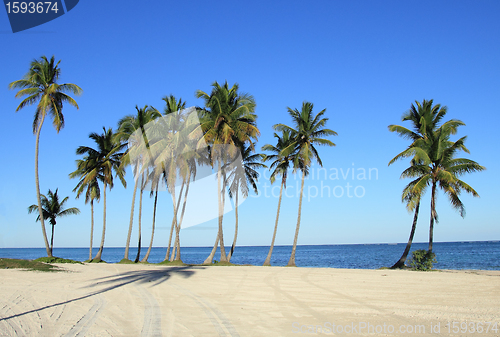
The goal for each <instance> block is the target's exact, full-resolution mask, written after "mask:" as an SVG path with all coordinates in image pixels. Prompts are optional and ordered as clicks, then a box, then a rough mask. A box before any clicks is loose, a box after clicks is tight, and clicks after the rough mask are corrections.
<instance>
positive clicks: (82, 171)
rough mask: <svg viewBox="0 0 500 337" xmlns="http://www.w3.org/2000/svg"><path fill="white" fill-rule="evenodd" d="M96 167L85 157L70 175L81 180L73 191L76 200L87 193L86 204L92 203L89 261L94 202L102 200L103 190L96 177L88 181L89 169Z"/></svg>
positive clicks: (90, 258)
mask: <svg viewBox="0 0 500 337" xmlns="http://www.w3.org/2000/svg"><path fill="white" fill-rule="evenodd" d="M92 165H94V162H93V160H92V158H89V157H88V156H85V157H84V159H77V160H76V166H77V169H76V171H74V172H72V173H70V174H69V177H70V178H80V180H79V181H78V184H77V185H76V187H75V188H74V189H73V192H76V198H77V199H78V198H79V197H80V195H81V194H82V193H83V192H84V191H85V203H86V204H87V203H89V202H90V246H89V261H91V260H92V247H93V246H94V200H97V201H99V200H100V199H101V190H100V188H99V182H98V180H97V178H96V177H94V179H92V180H86V178H87V174H88V173H89V170H88V169H87V168H88V167H91V166H92Z"/></svg>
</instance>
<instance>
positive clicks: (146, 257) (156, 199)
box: [141, 187, 158, 262]
mask: <svg viewBox="0 0 500 337" xmlns="http://www.w3.org/2000/svg"><path fill="white" fill-rule="evenodd" d="M157 201H158V187H156V192H155V203H154V208H153V228H152V230H151V241H149V248H148V251H147V252H146V255H145V256H144V258H143V259H142V260H141V262H148V258H149V254H150V253H151V248H152V247H153V238H154V236H155V221H156V202H157Z"/></svg>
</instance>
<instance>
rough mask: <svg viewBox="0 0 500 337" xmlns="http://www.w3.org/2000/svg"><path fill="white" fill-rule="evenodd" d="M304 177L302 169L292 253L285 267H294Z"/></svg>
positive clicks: (304, 173)
mask: <svg viewBox="0 0 500 337" xmlns="http://www.w3.org/2000/svg"><path fill="white" fill-rule="evenodd" d="M305 177H306V172H305V171H302V183H301V184H300V198H299V214H298V216H297V228H296V229H295V237H294V238H293V247H292V255H290V260H288V264H287V267H295V251H296V249H297V239H298V237H299V228H300V216H301V215H302V214H301V213H302V196H303V194H304V179H305Z"/></svg>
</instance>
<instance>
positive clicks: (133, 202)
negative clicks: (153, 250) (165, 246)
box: [123, 177, 139, 260]
mask: <svg viewBox="0 0 500 337" xmlns="http://www.w3.org/2000/svg"><path fill="white" fill-rule="evenodd" d="M138 183H139V177H137V179H135V184H134V193H133V194H132V207H131V208H130V222H129V225H128V234H127V243H126V245H125V256H124V257H123V258H124V259H126V260H128V251H129V247H130V238H131V236H132V225H133V223H134V206H135V195H136V193H137V185H138Z"/></svg>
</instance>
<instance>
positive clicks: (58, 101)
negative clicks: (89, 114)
mask: <svg viewBox="0 0 500 337" xmlns="http://www.w3.org/2000/svg"><path fill="white" fill-rule="evenodd" d="M60 62H61V61H58V62H57V63H56V62H55V59H54V56H52V58H51V59H50V60H48V59H47V57H45V56H42V57H41V58H40V59H39V60H33V61H32V62H31V64H30V69H29V71H28V73H26V75H24V77H23V78H22V79H21V80H17V81H14V82H12V83H10V84H9V89H20V90H19V91H18V92H17V93H16V98H20V97H25V98H24V99H23V101H22V102H21V103H20V104H19V106H18V107H17V109H16V112H17V111H19V110H21V109H22V108H24V107H25V106H27V105H32V104H37V106H36V109H35V118H34V120H33V133H34V134H36V141H35V185H36V197H37V201H38V213H39V214H40V224H41V225H42V235H43V240H44V242H45V249H46V250H47V255H48V256H49V257H50V256H52V255H51V252H50V249H49V243H48V241H47V233H46V232H45V223H44V217H43V212H42V200H41V197H40V182H39V179H38V150H39V142H40V131H41V130H42V125H43V122H44V120H45V117H46V115H47V113H48V114H49V115H50V116H51V117H52V124H53V125H54V127H55V129H56V131H57V133H59V131H60V130H61V129H62V128H63V127H64V116H63V114H62V108H63V103H68V104H70V105H73V106H74V107H76V108H77V109H78V104H77V103H76V101H75V100H74V99H73V98H72V97H70V96H69V95H67V94H66V92H71V93H73V94H75V95H80V94H81V92H82V89H81V88H80V87H79V86H77V85H75V84H72V83H65V84H58V83H57V81H58V80H59V75H60V74H61V69H60V68H59V67H58V66H59V63H60ZM26 96H27V97H26Z"/></svg>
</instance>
